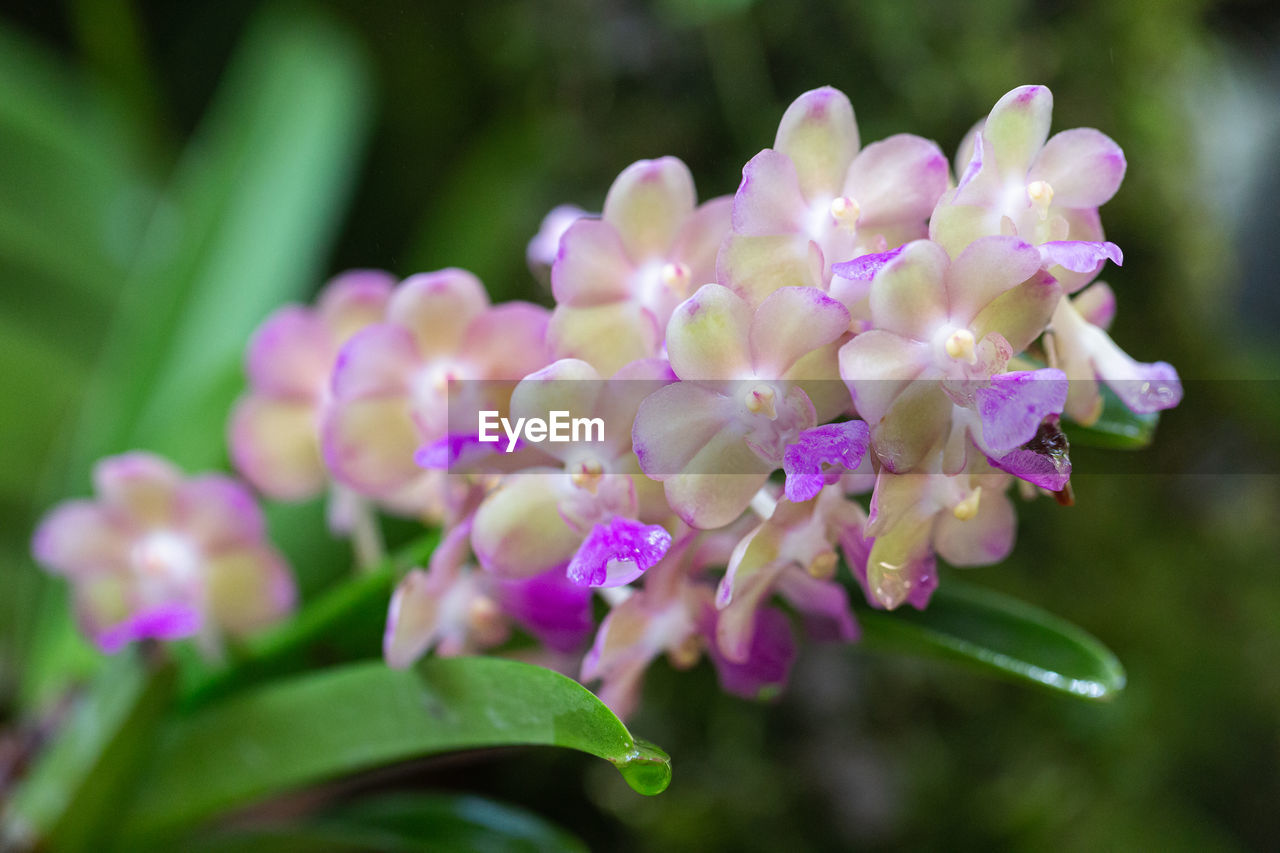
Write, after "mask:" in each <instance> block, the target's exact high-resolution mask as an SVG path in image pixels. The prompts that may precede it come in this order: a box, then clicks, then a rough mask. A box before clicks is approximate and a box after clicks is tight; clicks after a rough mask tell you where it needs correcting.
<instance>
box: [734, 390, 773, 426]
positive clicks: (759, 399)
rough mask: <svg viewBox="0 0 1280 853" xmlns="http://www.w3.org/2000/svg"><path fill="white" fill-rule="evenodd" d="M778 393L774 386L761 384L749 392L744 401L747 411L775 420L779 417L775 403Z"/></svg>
mask: <svg viewBox="0 0 1280 853" xmlns="http://www.w3.org/2000/svg"><path fill="white" fill-rule="evenodd" d="M776 397H777V393H776V392H775V391H774V390H773V386H772V385H766V384H764V383H763V382H761V383H760V384H759V385H756V386H754V387H753V388H752V389H751V390H750V391H748V392H747V396H746V397H745V398H744V399H743V404H744V405H746V407H747V411H748V412H751V413H752V414H753V415H764V416H765V417H766V418H768V419H769V420H771V421H772V420H775V419H776V418H777V417H778V408H777V405H776V403H775V399H776Z"/></svg>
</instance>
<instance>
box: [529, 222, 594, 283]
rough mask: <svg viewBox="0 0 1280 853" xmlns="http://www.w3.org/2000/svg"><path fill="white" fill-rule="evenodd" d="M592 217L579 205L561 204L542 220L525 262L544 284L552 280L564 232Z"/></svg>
mask: <svg viewBox="0 0 1280 853" xmlns="http://www.w3.org/2000/svg"><path fill="white" fill-rule="evenodd" d="M590 216H592V214H590V213H587V212H586V211H585V210H583V209H582V208H580V207H578V206H577V205H573V204H561V205H558V206H556V207H553V208H552V209H551V211H550V212H549V213H547V215H546V216H544V217H543V218H542V224H541V225H540V226H538V233H537V234H535V235H534V237H533V239H532V240H530V241H529V245H528V247H527V248H526V249H525V260H527V261H528V262H529V270H530V271H531V272H533V274H534V275H535V276H537V277H538V278H539V279H540V280H541V281H542V282H543V283H544V284H545V283H547V282H548V281H549V279H550V276H551V265H552V264H554V263H555V261H556V255H558V254H560V238H561V237H563V236H564V232H566V231H568V230H569V226H570V225H572V224H573V223H575V222H577V221H578V220H579V219H582V218H584V217H590Z"/></svg>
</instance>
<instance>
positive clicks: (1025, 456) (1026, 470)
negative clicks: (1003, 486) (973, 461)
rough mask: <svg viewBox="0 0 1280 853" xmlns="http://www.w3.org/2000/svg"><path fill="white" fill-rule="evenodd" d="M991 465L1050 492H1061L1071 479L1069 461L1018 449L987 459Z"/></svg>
mask: <svg viewBox="0 0 1280 853" xmlns="http://www.w3.org/2000/svg"><path fill="white" fill-rule="evenodd" d="M988 460H989V461H990V462H991V465H992V466H993V467H995V468H999V469H1000V470H1001V471H1005V472H1007V473H1009V474H1012V475H1013V476H1015V477H1017V478H1019V479H1021V480H1026V481H1027V482H1028V483H1034V484H1035V485H1037V486H1039V487H1041V488H1042V489H1048V490H1049V491H1051V492H1058V491H1061V490H1062V489H1063V488H1064V487H1065V486H1066V485H1067V481H1068V480H1070V479H1071V460H1070V459H1067V458H1061V459H1059V458H1057V457H1054V456H1046V455H1044V454H1041V453H1036V452H1034V451H1031V450H1023V449H1021V448H1020V449H1018V450H1015V451H1013V452H1012V453H1006V454H1005V455H1004V456H1001V457H999V458H998V459H994V458H990V457H988Z"/></svg>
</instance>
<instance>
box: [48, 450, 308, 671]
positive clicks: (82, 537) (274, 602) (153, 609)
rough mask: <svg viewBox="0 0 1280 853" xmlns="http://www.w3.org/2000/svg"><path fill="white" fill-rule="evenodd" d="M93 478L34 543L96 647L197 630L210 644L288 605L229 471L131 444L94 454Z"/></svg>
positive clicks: (289, 593)
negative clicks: (181, 462)
mask: <svg viewBox="0 0 1280 853" xmlns="http://www.w3.org/2000/svg"><path fill="white" fill-rule="evenodd" d="M94 486H95V489H96V491H97V499H96V500H92V501H90V500H73V501H67V502H66V503H63V504H61V505H59V506H57V507H55V508H54V509H53V510H51V511H50V512H49V513H48V514H47V515H46V516H45V517H44V519H43V521H41V523H40V526H39V528H38V529H37V530H36V533H35V538H34V540H33V542H32V553H33V554H34V556H35V558H36V561H37V562H39V563H41V564H42V565H44V566H45V567H46V568H47V569H49V570H50V571H52V572H54V573H56V574H60V575H62V576H64V577H66V578H67V579H68V580H69V581H70V582H71V585H72V590H73V593H74V599H75V604H76V610H77V612H78V614H79V617H80V623H81V626H82V627H83V629H84V631H85V633H87V634H88V635H89V636H90V637H92V638H93V639H94V640H95V641H96V642H97V643H98V645H99V647H101V648H102V649H103V651H107V652H114V651H116V650H118V649H119V648H120V647H121V646H123V645H125V644H127V643H129V642H132V641H134V640H139V639H144V638H154V639H161V640H173V639H179V638H182V637H192V636H194V637H197V638H198V639H199V640H200V642H201V644H202V646H203V647H204V648H205V650H206V652H208V653H211V654H216V653H217V651H218V649H219V647H220V645H221V641H222V638H223V637H224V636H232V637H239V636H242V635H244V634H247V633H250V632H252V631H255V630H257V629H259V628H262V627H264V626H266V625H269V624H271V623H273V622H275V621H277V620H279V619H280V618H282V617H283V616H284V615H285V614H287V613H288V612H290V611H291V610H292V609H293V606H294V600H295V597H296V594H295V589H294V582H293V576H292V574H290V572H289V568H288V566H287V565H286V564H285V562H284V559H283V558H282V557H281V556H280V554H279V553H278V552H277V551H276V550H275V549H274V548H273V547H271V545H270V544H268V542H267V541H266V531H265V526H264V523H263V519H262V514H261V513H260V512H259V510H258V506H257V504H256V503H255V502H254V500H253V497H252V496H251V495H250V493H249V492H248V490H247V489H245V488H244V486H242V485H240V484H239V483H238V482H236V481H235V480H232V479H231V478H229V477H226V476H223V475H221V474H201V475H199V476H196V477H191V478H184V477H183V476H182V474H181V472H180V471H178V469H177V468H175V467H174V466H173V465H171V464H170V463H169V462H167V461H165V460H163V459H161V458H159V457H157V456H152V455H151V454H147V453H140V452H135V453H126V454H124V455H121V456H113V457H109V458H107V459H103V460H102V461H101V462H99V463H98V465H97V467H96V468H95V469H94Z"/></svg>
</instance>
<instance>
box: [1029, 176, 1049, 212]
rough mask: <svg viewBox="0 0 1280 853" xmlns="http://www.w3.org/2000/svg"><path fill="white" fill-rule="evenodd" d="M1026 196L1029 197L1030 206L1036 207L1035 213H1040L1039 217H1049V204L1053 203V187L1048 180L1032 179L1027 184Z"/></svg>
mask: <svg viewBox="0 0 1280 853" xmlns="http://www.w3.org/2000/svg"><path fill="white" fill-rule="evenodd" d="M1027 197H1028V198H1030V199H1031V206H1032V207H1034V208H1035V209H1036V213H1038V214H1040V219H1041V220H1044V219H1048V218H1049V205H1051V204H1053V187H1051V186H1050V185H1049V182H1048V181H1032V182H1031V183H1029V184H1027Z"/></svg>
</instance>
